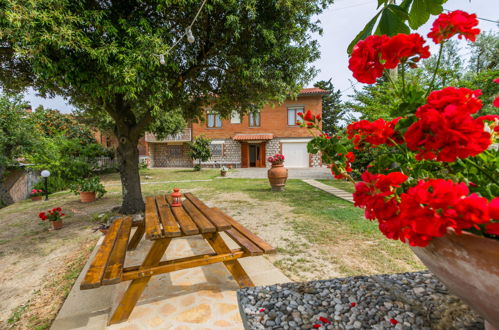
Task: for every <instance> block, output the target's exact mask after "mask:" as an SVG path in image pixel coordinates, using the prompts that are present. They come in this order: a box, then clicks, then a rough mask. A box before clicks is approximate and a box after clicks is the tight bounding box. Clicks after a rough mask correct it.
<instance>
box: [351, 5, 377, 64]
mask: <svg viewBox="0 0 499 330" xmlns="http://www.w3.org/2000/svg"><path fill="white" fill-rule="evenodd" d="M381 13H382V11H380V12H379V13H377V14H376V16H374V17H373V18H372V19H371V20H370V21H369V23H367V24H366V26H365V27H364V29H363V30H362V31H360V32H359V34H357V36H356V37H355V39H353V40H352V42H351V43H350V45H348V54H351V53H352V50H353V47H354V46H355V45H356V44H357V42H359V40H364V39H365V38H367V37H368V36H370V35H371V34H372V32H373V29H374V25H375V24H376V21H377V20H378V17H379V15H380V14H381Z"/></svg>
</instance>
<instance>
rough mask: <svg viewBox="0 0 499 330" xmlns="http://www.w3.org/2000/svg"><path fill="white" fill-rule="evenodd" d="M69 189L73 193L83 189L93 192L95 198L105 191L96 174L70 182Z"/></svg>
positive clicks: (76, 193)
mask: <svg viewBox="0 0 499 330" xmlns="http://www.w3.org/2000/svg"><path fill="white" fill-rule="evenodd" d="M70 189H71V191H72V192H73V193H74V194H75V195H78V194H79V193H80V192H83V191H90V192H94V193H96V194H97V198H101V197H102V196H104V194H105V193H106V192H107V191H106V189H105V188H104V186H103V185H102V183H101V182H100V178H99V177H98V176H94V177H92V178H86V179H82V180H79V181H78V182H77V183H74V184H72V185H71V186H70Z"/></svg>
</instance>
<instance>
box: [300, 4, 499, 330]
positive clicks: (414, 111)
mask: <svg viewBox="0 0 499 330" xmlns="http://www.w3.org/2000/svg"><path fill="white" fill-rule="evenodd" d="M477 24H478V21H477V19H476V15H474V14H473V15H470V14H467V13H465V12H462V11H455V12H451V13H448V14H441V15H440V16H439V17H438V18H437V20H436V22H435V23H434V25H433V28H432V31H431V32H430V34H429V35H428V36H429V37H430V38H431V39H433V41H434V42H435V43H437V44H440V47H441V48H440V52H439V54H440V55H439V57H438V59H437V65H436V67H435V69H434V70H435V72H434V73H433V76H432V78H431V81H430V82H429V87H428V89H427V90H426V91H425V90H424V89H423V88H422V87H421V86H419V85H418V84H417V83H416V82H413V83H408V82H406V81H405V70H407V69H410V68H414V67H416V66H417V65H418V64H417V63H418V62H419V61H420V60H421V59H424V58H428V57H429V56H430V52H429V46H427V45H425V42H426V41H425V39H424V38H423V37H422V36H420V35H419V34H398V35H396V36H393V37H389V36H386V35H383V36H380V35H374V36H370V37H367V38H366V39H365V40H361V41H360V42H359V43H358V44H357V45H356V46H355V47H354V49H353V52H352V55H351V57H350V66H349V68H350V69H351V70H352V71H353V75H354V77H355V78H356V79H357V80H358V81H359V82H364V83H369V84H373V83H375V82H376V79H377V78H379V77H381V76H382V75H383V72H384V70H385V69H393V68H396V67H398V69H399V72H400V77H399V78H397V79H398V80H397V81H398V85H397V81H393V82H392V83H393V84H394V90H393V93H394V95H396V97H398V98H399V99H400V103H399V106H398V107H397V108H396V109H395V110H396V111H395V112H394V113H393V119H391V120H385V119H377V120H375V121H368V120H360V121H357V122H354V123H351V124H350V125H348V126H347V128H346V134H338V135H335V136H331V135H329V134H325V133H323V132H322V131H320V121H321V118H320V117H314V116H313V115H311V113H310V111H308V112H307V113H305V114H301V117H302V118H303V124H302V125H303V126H305V127H309V128H310V129H312V130H315V131H317V132H319V134H317V135H316V136H315V137H314V138H313V139H312V141H311V142H310V143H309V146H308V148H309V152H312V153H321V155H322V156H321V157H322V160H323V162H324V163H325V164H330V165H331V172H332V173H333V175H334V176H335V177H336V178H345V179H348V180H350V181H351V182H352V183H354V184H355V192H354V194H353V199H354V203H355V206H358V207H360V208H363V209H364V210H365V217H366V218H367V219H369V220H372V221H377V223H378V227H379V230H380V231H381V232H382V233H383V234H384V235H385V236H386V237H387V238H389V239H395V240H400V241H402V242H404V243H408V244H409V245H410V246H411V247H412V249H413V251H414V252H415V254H416V255H417V256H418V257H419V258H420V259H421V261H422V262H423V263H424V264H425V265H426V266H427V267H428V268H429V269H430V270H431V271H432V272H433V273H434V274H435V275H436V276H437V277H438V278H439V279H440V280H441V281H442V282H443V283H444V284H446V285H447V286H448V287H449V289H450V290H451V291H452V292H453V293H455V294H456V295H458V296H459V297H461V298H462V299H463V301H465V302H466V303H468V304H469V305H470V306H471V307H472V308H473V309H475V310H476V311H477V312H478V313H479V314H480V315H481V316H482V317H483V318H484V319H485V320H487V322H486V327H489V328H490V329H492V327H496V328H499V312H498V311H499V197H498V195H499V176H498V172H497V169H498V168H499V148H498V147H499V144H498V142H499V141H498V140H499V116H498V115H487V114H486V113H485V114H483V113H481V110H482V106H483V102H482V100H480V99H479V98H478V97H479V96H480V95H481V91H480V90H471V89H468V88H455V87H445V88H443V89H441V90H433V85H434V82H435V77H436V75H437V72H438V69H439V65H438V63H440V60H441V54H442V47H443V44H444V43H445V41H446V40H447V39H449V38H451V37H452V36H453V35H455V34H458V35H459V36H460V37H464V38H466V39H468V40H470V41H475V37H476V35H477V34H478V33H479V30H478V29H476V25H477ZM494 82H496V83H499V79H496V80H494ZM421 91H422V92H421ZM494 106H496V107H497V106H499V98H496V100H495V101H494ZM371 148H380V149H382V150H384V152H380V153H378V155H377V156H376V158H375V159H374V161H372V162H371V163H370V164H369V166H368V168H367V170H366V171H365V172H363V173H362V174H361V176H360V178H361V180H360V181H359V182H355V181H354V180H353V177H352V172H354V170H353V169H352V166H351V165H352V163H354V162H355V155H354V153H353V150H358V151H359V152H362V151H367V150H368V149H371ZM358 174H360V173H358Z"/></svg>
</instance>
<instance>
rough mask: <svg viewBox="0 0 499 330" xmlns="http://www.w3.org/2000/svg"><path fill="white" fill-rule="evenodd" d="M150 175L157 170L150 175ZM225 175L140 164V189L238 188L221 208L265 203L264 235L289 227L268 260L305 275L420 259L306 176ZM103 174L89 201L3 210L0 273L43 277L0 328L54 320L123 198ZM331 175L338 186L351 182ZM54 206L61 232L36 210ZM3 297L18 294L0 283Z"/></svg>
mask: <svg viewBox="0 0 499 330" xmlns="http://www.w3.org/2000/svg"><path fill="white" fill-rule="evenodd" d="M146 176H148V177H151V178H149V179H145V177H146ZM218 176H219V170H217V169H214V170H207V169H204V170H202V171H200V172H194V171H192V170H178V169H174V170H164V169H153V170H149V169H147V170H141V177H142V178H143V182H144V183H148V184H144V185H143V186H142V191H143V194H144V196H148V195H157V194H164V193H167V192H171V191H172V189H173V188H174V187H179V188H180V189H181V190H183V191H186V190H191V191H194V192H195V194H196V195H197V196H198V197H199V198H201V199H203V200H205V201H206V202H210V201H211V202H212V203H215V204H216V205H218V204H220V203H222V202H224V198H226V197H224V196H233V197H234V198H232V199H231V200H230V201H226V202H225V204H224V205H225V206H226V207H225V208H224V209H225V210H226V212H227V213H228V214H230V215H231V216H234V217H236V219H237V218H238V217H241V218H244V216H246V215H247V214H250V213H251V211H252V210H255V209H258V208H264V209H265V210H268V213H265V212H263V213H262V215H261V216H260V218H259V219H251V218H250V219H249V220H248V221H250V222H249V224H250V225H251V221H259V222H260V224H261V226H260V227H259V228H260V229H259V230H260V232H258V234H259V235H261V236H262V235H263V236H267V237H271V236H272V235H273V232H272V230H274V229H275V226H280V227H281V228H285V230H289V231H290V234H292V235H290V236H289V237H284V238H283V239H282V241H280V242H278V244H277V246H276V247H277V249H278V255H277V256H276V257H271V259H270V260H271V261H272V262H273V263H274V265H275V266H276V267H278V268H280V269H281V270H282V271H283V272H285V273H286V274H287V275H290V276H292V278H295V279H303V278H306V277H304V275H303V274H306V273H307V272H310V269H314V268H320V267H322V269H324V270H328V269H335V271H336V273H335V274H337V275H336V276H347V275H366V274H373V273H387V272H403V271H411V270H418V269H422V268H423V267H422V265H421V264H420V263H419V262H418V261H417V259H416V258H415V257H414V255H413V254H412V252H411V251H410V249H409V248H408V247H407V246H405V245H403V244H401V243H400V242H396V241H391V240H388V239H386V238H384V237H383V236H382V235H381V234H380V233H379V231H378V228H377V225H376V224H375V223H373V222H370V221H367V220H365V219H364V217H363V213H362V210H360V209H358V208H355V207H353V205H352V204H350V203H348V202H346V201H344V200H341V199H339V198H336V197H334V196H332V195H330V194H328V193H325V192H323V191H320V190H318V189H316V188H314V187H312V186H310V185H308V184H306V183H304V182H302V181H300V180H289V181H288V183H287V185H286V189H285V191H283V192H280V193H275V192H272V191H271V190H270V186H269V184H268V182H267V180H263V179H232V178H228V179H217V177H218ZM186 180H209V181H191V182H188V181H186ZM103 181H104V182H105V184H106V189H107V190H108V193H107V194H106V196H105V197H104V198H102V199H100V200H98V201H96V202H94V203H91V204H81V203H79V202H78V200H77V199H78V198H77V196H74V195H73V194H70V193H69V192H59V193H57V194H53V195H51V197H50V199H49V201H46V202H30V201H23V202H20V203H16V204H14V205H11V206H9V207H6V208H3V209H0V245H1V247H2V248H1V249H0V250H1V251H0V266H1V267H2V268H3V269H4V270H5V271H4V272H3V274H0V281H2V280H8V281H12V282H4V283H6V285H8V286H11V287H15V286H16V285H18V286H20V288H22V285H23V283H27V282H26V281H29V283H33V282H32V281H33V279H35V280H36V281H38V282H34V283H38V284H37V285H38V289H37V290H35V291H26V290H25V291H24V292H23V293H22V294H20V296H21V297H24V298H23V299H19V298H18V300H17V301H16V304H15V305H14V306H13V305H12V304H11V305H8V304H7V306H10V307H9V308H8V312H7V313H5V314H6V315H5V316H4V318H3V319H2V318H0V328H30V329H46V328H48V327H49V326H50V324H51V322H52V320H53V319H54V318H55V316H56V315H57V312H58V310H59V308H60V306H61V305H62V303H63V301H64V299H65V297H66V296H67V294H68V293H69V291H70V289H71V287H72V286H73V284H74V281H75V280H76V278H77V277H78V274H79V273H80V272H81V269H82V267H83V265H84V264H85V262H86V261H87V260H88V256H89V254H90V251H91V248H92V247H93V246H94V245H95V242H96V240H97V239H98V237H99V236H100V234H99V233H93V232H92V230H91V229H92V228H95V227H96V226H97V224H98V223H99V222H102V221H104V220H105V219H106V218H108V217H109V216H110V215H111V214H112V213H111V209H112V208H113V207H115V206H117V205H119V204H120V200H121V186H120V185H119V177H118V176H117V175H116V174H109V175H104V176H103ZM168 181H183V182H168ZM325 181H326V180H325ZM156 182H158V183H156ZM329 182H331V181H330V180H329ZM333 182H334V184H335V186H336V184H344V183H343V182H340V181H333ZM325 183H327V181H326V182H325ZM57 206H60V207H62V208H63V210H64V211H65V213H66V214H67V217H66V218H65V224H66V226H65V228H64V229H62V230H60V231H48V228H49V224H48V223H42V222H40V221H39V220H38V218H37V215H38V213H39V212H41V211H46V210H48V209H51V208H54V207H57ZM283 206H285V208H286V209H287V210H289V211H287V212H288V213H287V214H286V215H285V216H283V217H282V218H278V219H275V218H270V215H269V214H270V213H272V212H274V213H276V212H277V213H279V211H280V208H283ZM246 225H248V223H247V224H246ZM26 242H29V244H26ZM16 269H23V272H21V275H22V276H24V277H21V278H20V277H19V276H20V275H19V271H16ZM14 274H17V275H14ZM323 274H329V273H327V272H323V273H317V274H315V275H313V276H312V278H314V279H320V278H327V276H328V275H323ZM308 278H310V277H308ZM16 280H17V282H16ZM16 283H17V284H16ZM0 299H3V300H5V301H8V300H9V299H16V298H14V297H12V296H9V295H8V293H5V294H4V295H2V292H0ZM2 321H3V322H4V323H2ZM3 325H5V326H3Z"/></svg>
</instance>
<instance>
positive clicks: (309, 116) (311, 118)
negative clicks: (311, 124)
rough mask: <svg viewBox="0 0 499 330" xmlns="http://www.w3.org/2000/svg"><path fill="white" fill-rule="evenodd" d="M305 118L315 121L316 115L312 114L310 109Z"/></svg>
mask: <svg viewBox="0 0 499 330" xmlns="http://www.w3.org/2000/svg"><path fill="white" fill-rule="evenodd" d="M303 119H304V120H305V121H314V119H315V117H314V115H313V114H312V112H311V111H310V110H308V111H307V112H306V113H305V115H304V116H303Z"/></svg>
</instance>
